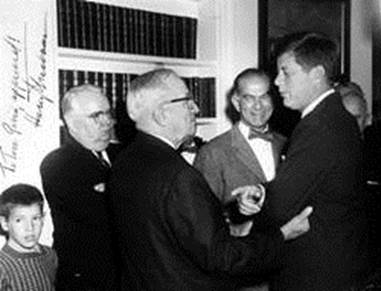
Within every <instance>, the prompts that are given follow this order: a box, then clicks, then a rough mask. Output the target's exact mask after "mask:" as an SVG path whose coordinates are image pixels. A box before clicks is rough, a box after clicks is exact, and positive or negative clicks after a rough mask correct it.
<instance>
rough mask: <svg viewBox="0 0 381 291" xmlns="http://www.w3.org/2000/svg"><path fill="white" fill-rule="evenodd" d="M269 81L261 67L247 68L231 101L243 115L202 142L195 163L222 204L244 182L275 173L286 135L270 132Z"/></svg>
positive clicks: (240, 77)
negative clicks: (226, 129)
mask: <svg viewBox="0 0 381 291" xmlns="http://www.w3.org/2000/svg"><path fill="white" fill-rule="evenodd" d="M269 86H270V80H269V78H268V76H267V75H266V74H265V73H264V72H263V71H261V70H259V69H246V70H244V71H242V72H241V73H240V74H239V75H238V76H237V77H236V79H235V81H234V85H233V88H232V94H231V95H232V97H231V102H232V104H233V106H234V108H235V109H236V110H237V111H238V112H239V114H240V121H239V122H238V123H236V124H235V125H234V126H233V128H232V129H230V130H229V131H227V132H225V133H223V134H222V135H220V136H218V137H216V138H214V139H213V140H211V141H210V142H208V143H207V144H206V145H203V146H202V147H201V149H200V151H199V153H198V154H197V156H196V159H195V162H194V166H195V167H196V168H197V169H198V170H200V172H201V173H202V174H203V175H204V177H205V178H206V180H207V181H208V184H209V186H210V187H211V188H212V190H213V192H214V193H215V194H216V196H217V198H218V199H219V200H220V201H221V202H222V204H227V203H229V202H231V200H232V199H235V197H233V196H232V194H231V192H232V191H233V190H234V189H235V188H237V187H239V186H242V185H250V184H258V183H262V182H265V181H270V180H272V179H273V178H274V176H275V169H276V166H277V164H278V162H279V157H280V151H281V149H282V146H283V144H284V142H285V140H286V139H285V137H284V136H282V135H280V134H278V133H275V132H271V131H270V128H269V124H268V121H269V119H270V117H271V114H272V112H273V103H272V100H271V96H270V95H269V92H268V91H269Z"/></svg>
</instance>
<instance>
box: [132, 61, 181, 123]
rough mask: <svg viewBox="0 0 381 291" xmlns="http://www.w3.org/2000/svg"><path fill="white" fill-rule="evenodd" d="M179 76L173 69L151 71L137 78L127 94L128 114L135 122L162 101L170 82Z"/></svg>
mask: <svg viewBox="0 0 381 291" xmlns="http://www.w3.org/2000/svg"><path fill="white" fill-rule="evenodd" d="M171 78H179V76H178V75H177V74H176V73H175V72H174V71H173V70H171V69H157V70H153V71H149V72H147V73H145V74H142V75H140V76H138V77H137V78H135V79H134V80H133V81H132V82H131V84H130V87H129V89H128V93H127V112H128V114H129V116H130V118H131V119H132V120H134V121H138V120H140V117H142V116H143V117H145V118H146V114H149V113H151V112H152V110H153V108H155V106H156V105H157V104H158V103H159V102H160V101H161V100H162V97H163V95H164V94H165V93H167V92H168V91H169V90H170V88H169V86H168V81H169V79H171Z"/></svg>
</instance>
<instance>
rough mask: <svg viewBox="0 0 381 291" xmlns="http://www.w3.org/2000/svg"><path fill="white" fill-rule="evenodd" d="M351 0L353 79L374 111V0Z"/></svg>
mask: <svg viewBox="0 0 381 291" xmlns="http://www.w3.org/2000/svg"><path fill="white" fill-rule="evenodd" d="M351 2H352V7H351V36H350V37H351V80H352V81H354V82H356V83H358V84H359V85H360V86H361V88H362V89H363V91H364V93H365V98H366V99H367V101H368V107H369V112H372V111H371V106H372V28H371V18H372V17H371V15H372V8H373V6H372V0H370V1H363V0H352V1H351Z"/></svg>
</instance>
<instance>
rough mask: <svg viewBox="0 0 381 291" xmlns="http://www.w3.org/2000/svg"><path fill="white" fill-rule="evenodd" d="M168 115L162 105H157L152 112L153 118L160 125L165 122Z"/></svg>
mask: <svg viewBox="0 0 381 291" xmlns="http://www.w3.org/2000/svg"><path fill="white" fill-rule="evenodd" d="M168 115H169V113H168V111H167V110H166V108H165V107H164V106H158V107H157V108H156V109H155V110H154V111H153V112H152V118H153V120H154V121H155V122H156V123H157V124H159V125H160V126H164V125H165V124H166V123H167V119H168Z"/></svg>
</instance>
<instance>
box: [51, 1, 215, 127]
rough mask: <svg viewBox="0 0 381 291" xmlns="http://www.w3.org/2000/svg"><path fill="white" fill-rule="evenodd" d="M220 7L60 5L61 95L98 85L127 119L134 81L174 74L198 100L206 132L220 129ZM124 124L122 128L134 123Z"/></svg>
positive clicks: (161, 3)
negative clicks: (158, 71)
mask: <svg viewBox="0 0 381 291" xmlns="http://www.w3.org/2000/svg"><path fill="white" fill-rule="evenodd" d="M215 3H216V1H215V0H213V1H211V0H200V1H194V0H158V1H145V0H140V1H136V0H135V1H134V0H109V1H105V0H96V1H83V0H56V15H55V17H56V23H57V27H56V29H57V34H56V35H57V54H56V55H57V61H56V68H57V72H58V87H59V88H58V92H57V93H58V96H60V97H62V94H63V92H65V91H66V90H67V89H68V88H69V87H71V86H73V85H80V84H82V83H93V84H96V85H99V86H100V87H102V88H103V91H104V93H105V94H106V95H107V96H108V98H109V99H110V101H111V104H112V106H113V108H114V110H115V111H116V112H121V111H123V110H125V109H124V108H125V93H126V92H127V91H128V84H129V81H130V80H132V79H133V77H134V76H136V75H139V74H142V73H144V72H146V71H149V70H152V69H155V68H162V67H167V68H172V69H174V70H175V71H176V72H177V73H178V74H179V75H180V76H181V77H182V78H183V79H184V81H185V82H186V84H187V85H188V87H189V89H190V91H191V92H192V94H193V95H194V97H195V99H196V101H197V103H198V105H199V107H200V113H199V116H198V119H197V120H198V124H199V127H200V126H201V127H203V126H208V125H210V124H212V125H213V124H214V123H215V122H216V120H217V119H218V117H219V112H218V110H217V108H218V107H217V104H216V96H217V95H218V87H219V80H218V74H217V73H218V69H217V67H218V66H217V61H216V60H217V57H216V49H215V48H216V43H215V40H216V21H215V20H216V17H215V15H216V5H215ZM211 16H212V17H211ZM89 76H90V78H89ZM93 76H97V77H96V78H94V77H93ZM103 79H104V80H105V81H104V82H103ZM100 80H102V81H100ZM107 80H108V81H107ZM121 118H122V119H126V118H128V117H127V116H126V115H125V114H124V115H122V117H121ZM122 119H119V120H117V122H119V123H126V121H125V120H122ZM127 123H130V121H128V122H127Z"/></svg>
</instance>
